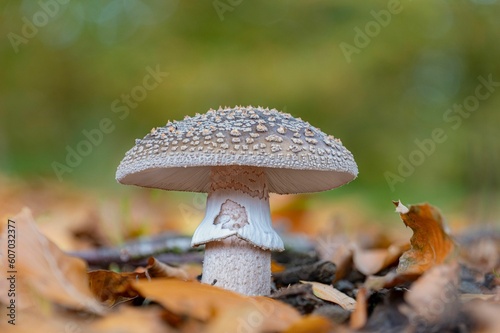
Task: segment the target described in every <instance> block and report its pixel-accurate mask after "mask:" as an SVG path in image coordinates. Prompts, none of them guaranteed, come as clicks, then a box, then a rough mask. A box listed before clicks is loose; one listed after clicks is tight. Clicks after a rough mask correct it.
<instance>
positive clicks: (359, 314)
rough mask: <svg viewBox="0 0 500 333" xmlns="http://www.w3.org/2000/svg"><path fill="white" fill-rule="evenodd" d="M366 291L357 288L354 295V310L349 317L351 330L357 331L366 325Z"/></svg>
mask: <svg viewBox="0 0 500 333" xmlns="http://www.w3.org/2000/svg"><path fill="white" fill-rule="evenodd" d="M367 295H368V291H367V289H366V288H363V287H361V288H359V290H358V294H357V295H356V308H355V309H354V312H353V313H352V315H351V321H350V323H349V326H350V327H351V328H352V329H355V330H359V329H360V328H362V327H363V326H365V325H366V321H367V319H368V296H367Z"/></svg>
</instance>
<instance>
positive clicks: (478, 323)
mask: <svg viewBox="0 0 500 333" xmlns="http://www.w3.org/2000/svg"><path fill="white" fill-rule="evenodd" d="M463 309H464V312H465V313H466V314H467V315H469V316H471V317H472V319H473V321H474V328H475V329H474V332H475V333H498V332H500V315H499V314H500V303H499V302H496V303H494V302H491V301H483V300H479V299H477V300H473V301H470V302H467V303H466V304H464V306H463Z"/></svg>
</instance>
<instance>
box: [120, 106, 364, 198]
mask: <svg viewBox="0 0 500 333" xmlns="http://www.w3.org/2000/svg"><path fill="white" fill-rule="evenodd" d="M234 165H240V166H254V167H260V168H264V169H265V170H266V176H267V181H268V190H269V192H271V193H279V194H290V193H305V192H318V191H325V190H329V189H332V188H335V187H338V186H341V185H344V184H346V183H348V182H350V181H351V180H353V179H354V178H356V176H357V174H358V167H357V165H356V162H355V161H354V158H353V156H352V154H351V152H349V151H348V150H347V149H346V148H345V147H344V146H343V145H342V143H341V141H340V140H339V139H337V138H334V137H333V136H329V135H327V134H325V133H323V132H322V131H320V130H319V129H318V128H316V127H314V126H311V125H310V124H309V123H307V122H305V121H303V120H301V119H300V118H298V119H297V118H294V117H292V116H291V115H290V114H288V113H283V112H280V111H277V110H276V109H272V110H269V109H267V108H266V109H263V108H261V107H258V108H255V107H251V106H248V107H234V108H224V109H222V108H219V110H217V111H215V110H212V109H210V110H209V111H208V112H207V113H206V114H202V115H199V114H197V115H196V116H194V117H187V116H186V117H185V118H184V120H182V121H173V122H170V121H169V122H168V123H167V124H166V125H165V126H164V127H159V128H153V129H152V130H151V133H149V134H148V135H146V136H145V137H144V138H143V139H142V140H141V139H137V140H136V145H135V146H134V147H133V148H132V149H130V150H129V151H128V152H127V153H126V155H125V157H124V159H123V160H122V161H121V163H120V165H119V166H118V170H117V172H116V179H117V180H118V181H119V182H120V183H122V184H127V185H138V186H143V187H151V188H160V189H165V190H176V191H190V192H209V190H210V169H211V167H213V166H219V167H220V166H227V167H230V166H234Z"/></svg>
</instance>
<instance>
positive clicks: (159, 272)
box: [146, 257, 189, 281]
mask: <svg viewBox="0 0 500 333" xmlns="http://www.w3.org/2000/svg"><path fill="white" fill-rule="evenodd" d="M146 270H147V272H148V274H149V276H150V277H152V278H157V277H158V278H160V277H171V278H177V279H180V280H184V281H186V280H188V279H189V276H188V273H187V272H186V271H185V270H184V269H182V268H179V267H173V266H170V265H167V264H164V263H162V262H161V261H158V260H156V258H154V257H150V258H149V259H148V266H147V267H146Z"/></svg>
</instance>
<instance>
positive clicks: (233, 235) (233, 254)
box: [191, 166, 284, 295]
mask: <svg viewBox="0 0 500 333" xmlns="http://www.w3.org/2000/svg"><path fill="white" fill-rule="evenodd" d="M191 244H192V245H193V246H198V245H201V244H206V247H205V261H204V265H203V278H202V281H203V282H205V283H209V284H212V283H213V281H214V280H217V282H216V283H215V285H217V286H220V287H222V288H225V289H229V290H234V291H238V292H241V293H243V294H247V295H266V294H268V293H269V291H270V283H271V268H270V266H271V252H270V251H271V250H278V251H282V250H283V249H284V247H283V241H282V240H281V238H280V237H279V236H278V234H277V233H276V232H275V231H274V230H273V228H272V225H271V215H270V210H269V194H268V190H267V180H266V175H265V172H264V171H263V170H262V169H259V168H254V167H241V166H232V167H217V168H213V169H212V172H211V188H210V193H209V194H208V199H207V208H206V213H205V218H204V219H203V221H202V222H201V224H200V226H199V227H198V229H196V231H195V233H194V235H193V239H192V242H191Z"/></svg>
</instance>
